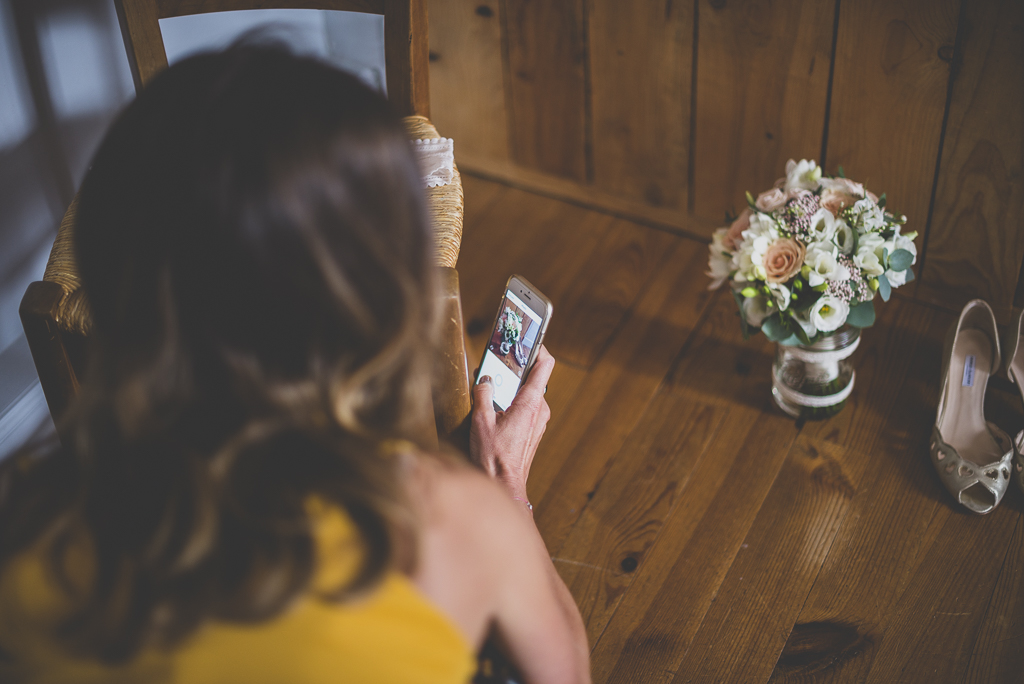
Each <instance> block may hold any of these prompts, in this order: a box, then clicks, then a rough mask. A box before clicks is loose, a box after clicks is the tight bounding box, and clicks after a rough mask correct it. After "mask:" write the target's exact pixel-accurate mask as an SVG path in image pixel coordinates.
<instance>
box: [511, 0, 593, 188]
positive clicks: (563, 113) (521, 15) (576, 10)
mask: <svg viewBox="0 0 1024 684" xmlns="http://www.w3.org/2000/svg"><path fill="white" fill-rule="evenodd" d="M583 23H584V22H583V4H582V0H505V39H506V40H507V41H508V70H509V95H510V97H511V103H510V107H509V114H510V119H511V120H510V122H509V123H510V125H511V141H512V146H513V149H512V154H513V157H514V159H515V160H516V161H517V162H518V163H519V164H522V165H523V166H525V167H527V168H530V169H535V170H538V171H545V172H548V173H552V174H555V175H558V176H564V177H566V178H572V179H574V180H577V181H583V182H585V181H586V180H587V168H586V167H587V163H586V144H587V140H586V137H587V136H586V119H587V114H586V109H587V107H586V97H585V91H586V83H585V76H586V74H585V72H586V69H585V61H586V60H585V58H586V54H585V53H586V50H585V41H586V37H585V31H584V25H583Z"/></svg>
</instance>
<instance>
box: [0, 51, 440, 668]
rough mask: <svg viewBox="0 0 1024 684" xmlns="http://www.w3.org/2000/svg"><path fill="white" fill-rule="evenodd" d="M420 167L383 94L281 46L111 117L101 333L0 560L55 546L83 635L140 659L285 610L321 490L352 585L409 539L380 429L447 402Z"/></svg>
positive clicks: (92, 290)
mask: <svg viewBox="0 0 1024 684" xmlns="http://www.w3.org/2000/svg"><path fill="white" fill-rule="evenodd" d="M421 187H422V180H421V177H420V174H419V171H418V169H417V167H416V162H415V159H414V158H413V156H412V153H411V150H410V146H409V144H408V141H407V139H406V137H405V132H404V128H403V125H402V122H401V120H400V119H399V118H398V116H397V115H396V114H395V113H394V112H393V111H392V110H391V109H390V108H389V106H388V104H387V102H386V100H384V98H383V97H381V96H380V95H378V94H376V93H375V92H373V91H371V90H370V89H369V88H367V87H365V86H364V85H362V84H361V83H360V82H359V81H358V80H357V79H355V78H354V77H352V76H349V75H347V74H345V73H343V72H340V71H338V70H336V69H334V68H332V67H330V66H327V65H325V64H322V63H320V62H318V61H315V60H313V59H308V58H302V57H297V56H294V55H292V54H289V53H288V52H286V51H284V50H282V49H280V48H276V47H270V46H258V45H252V44H249V45H239V46H235V47H233V48H231V49H229V50H227V51H225V52H221V53H216V54H206V55H201V56H196V57H192V58H190V59H186V60H184V61H182V62H180V63H178V64H176V65H174V66H172V67H170V68H169V69H167V70H166V71H165V72H163V73H162V74H160V75H159V76H158V77H156V78H155V79H154V81H153V82H152V83H151V84H150V85H149V86H147V88H146V89H145V90H144V91H143V92H142V93H141V94H140V95H139V97H138V98H137V99H136V100H135V101H134V102H133V103H132V104H130V105H129V106H128V107H127V109H126V110H125V111H124V112H123V113H122V115H121V116H120V117H119V118H118V119H117V121H116V122H115V123H114V124H113V126H112V127H111V129H110V131H109V132H108V133H107V135H106V137H105V139H104V140H103V142H102V144H101V146H100V148H99V150H98V152H97V153H96V156H95V158H94V160H93V163H92V166H91V168H90V170H89V172H88V173H87V175H86V177H85V180H84V182H83V185H82V188H81V192H80V202H79V213H78V223H77V225H76V234H75V249H76V256H77V259H78V265H79V269H80V272H81V277H82V281H83V286H84V289H85V292H86V295H87V297H88V300H89V303H90V306H91V309H92V313H93V320H94V334H93V336H92V349H91V356H90V365H89V369H88V372H87V376H86V380H85V382H84V383H83V385H82V388H81V393H80V395H79V397H78V398H77V400H76V403H75V405H74V406H73V408H72V410H71V412H70V416H69V417H68V421H69V430H68V431H67V432H68V433H70V434H71V435H72V439H71V440H70V441H71V443H69V444H65V445H64V446H63V447H62V448H59V449H55V450H53V451H51V452H49V453H46V454H43V455H39V454H36V455H32V456H23V457H20V458H17V459H14V460H12V461H11V462H10V463H8V464H6V466H5V468H4V469H3V474H2V477H0V521H2V522H0V562H4V563H6V562H8V561H10V559H11V558H12V557H13V556H14V555H16V554H17V553H19V552H20V551H23V550H25V549H27V548H29V547H31V546H34V545H36V544H39V543H43V545H44V546H45V548H46V549H47V555H46V557H47V559H48V564H49V566H50V569H51V570H52V571H53V574H54V576H55V577H59V578H63V579H62V584H63V585H64V586H65V588H66V589H67V591H68V592H69V598H71V599H73V601H72V605H74V606H75V610H74V612H73V614H72V615H71V617H70V618H69V619H68V620H67V621H66V622H65V623H64V624H63V625H62V626H61V628H60V634H59V636H60V637H61V638H62V639H63V640H64V643H66V644H67V645H68V647H69V648H71V649H72V650H73V651H74V652H76V653H79V654H82V655H86V656H89V657H94V658H98V659H100V660H102V661H105V662H109V663H116V662H124V661H126V660H129V659H131V658H132V657H133V656H135V655H136V654H137V653H138V652H139V651H140V650H141V649H143V648H148V647H163V648H167V647H173V646H174V645H175V644H177V643H179V641H180V640H181V639H182V638H183V637H184V636H186V635H188V634H190V633H191V632H193V631H194V630H195V629H197V628H198V626H200V625H201V624H203V623H204V622H206V621H208V620H211V619H219V620H228V621H261V620H266V619H269V618H271V617H273V616H275V615H277V614H279V613H280V612H281V611H282V610H284V609H285V608H286V607H287V606H288V605H289V604H290V603H291V602H292V601H293V600H294V599H296V598H297V597H299V596H300V595H302V594H303V593H304V592H307V591H309V587H310V582H311V579H312V576H313V573H314V570H315V560H316V559H315V557H314V556H315V548H314V541H313V536H312V529H311V521H310V519H309V516H308V514H307V505H308V503H309V501H310V499H311V497H318V498H320V499H321V500H324V501H326V502H328V503H333V504H335V505H338V506H341V507H342V508H343V509H344V510H346V511H347V513H348V514H349V516H350V517H351V518H352V519H353V521H354V522H355V524H356V526H357V528H358V531H359V533H360V537H361V540H362V546H363V549H364V552H363V554H362V566H361V569H360V570H359V572H358V573H357V575H356V577H355V578H354V579H353V580H352V582H351V583H350V584H349V585H348V586H346V587H343V588H341V590H340V591H339V592H338V594H337V595H336V597H337V598H343V597H345V596H347V595H349V594H350V593H351V592H354V591H359V590H364V589H368V588H370V587H372V586H373V585H374V583H375V582H376V581H377V580H378V579H379V578H380V577H381V576H382V574H383V573H384V572H385V571H386V570H387V569H388V568H391V567H393V566H395V565H396V563H400V562H402V563H406V562H408V559H406V560H404V561H403V560H402V559H401V558H400V557H399V551H400V550H401V549H403V548H408V547H409V546H410V544H407V543H405V541H407V540H408V539H412V540H413V541H412V544H413V545H414V539H415V530H414V525H413V523H412V522H411V520H412V519H411V516H410V515H409V513H408V509H407V507H406V506H405V504H404V502H403V498H402V496H401V494H400V492H399V488H398V485H397V481H396V472H395V463H394V459H393V458H392V457H389V456H388V454H387V453H386V450H382V449H381V444H382V443H383V442H384V441H385V440H390V439H396V438H405V439H414V438H415V436H416V434H417V433H416V426H417V425H422V424H423V423H424V421H429V420H432V419H431V418H430V416H429V415H425V411H426V410H427V409H429V403H428V402H424V401H423V400H422V399H423V397H429V377H427V373H425V371H424V369H427V368H429V367H430V363H429V359H430V353H431V351H432V349H431V342H432V340H433V339H434V330H435V311H434V307H433V303H434V301H435V300H436V296H435V295H434V292H435V283H434V279H435V275H434V267H433V265H432V260H431V256H430V255H431V253H432V252H431V249H430V248H431V244H432V235H431V232H430V229H429V226H428V222H427V219H426V218H425V217H426V214H425V212H424V200H423V197H422V191H421ZM81 539H86V540H87V541H88V544H89V546H90V548H91V554H90V555H91V556H92V557H93V558H94V561H95V562H94V567H95V572H94V573H90V577H89V579H88V581H85V582H84V583H83V580H82V578H81V577H69V576H68V574H69V573H68V572H67V571H66V570H65V568H66V567H67V558H66V557H67V555H68V549H70V548H72V547H73V546H74V545H75V544H76V543H77V541H78V540H81Z"/></svg>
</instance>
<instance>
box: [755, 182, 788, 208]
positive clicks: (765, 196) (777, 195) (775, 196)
mask: <svg viewBox="0 0 1024 684" xmlns="http://www.w3.org/2000/svg"><path fill="white" fill-rule="evenodd" d="M785 204H786V193H785V192H783V191H782V189H781V188H772V189H771V190H766V191H764V192H762V193H761V194H760V195H758V196H757V201H755V202H754V206H756V207H757V208H758V209H759V210H760V211H763V212H764V213H766V214H770V213H772V212H773V211H775V210H776V209H781V208H782V207H783V206H785Z"/></svg>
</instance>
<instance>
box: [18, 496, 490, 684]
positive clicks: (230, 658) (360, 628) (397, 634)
mask: <svg viewBox="0 0 1024 684" xmlns="http://www.w3.org/2000/svg"><path fill="white" fill-rule="evenodd" d="M311 513H312V514H313V517H314V519H315V521H316V530H317V533H316V537H317V549H318V554H319V555H318V561H319V562H318V572H317V576H316V580H315V582H314V587H315V588H316V589H328V588H330V587H335V586H338V583H339V582H341V581H344V578H346V577H348V576H350V574H349V573H351V572H352V571H353V569H354V567H355V562H356V558H357V557H358V554H357V553H353V552H352V551H353V549H354V548H355V547H354V546H353V544H352V540H353V539H354V538H355V536H354V528H353V525H352V523H351V522H350V520H349V519H348V517H347V516H345V515H344V514H343V513H341V512H340V511H338V510H337V509H334V508H330V509H328V508H326V507H324V506H319V505H313V506H311ZM65 611H66V606H64V605H63V604H62V599H61V595H60V593H59V592H58V590H57V589H56V588H55V587H54V586H53V584H51V583H50V581H48V580H47V573H46V571H45V569H44V565H43V563H42V559H41V557H40V555H39V554H38V553H25V554H22V556H20V557H18V558H16V559H15V561H14V562H12V563H10V564H9V565H8V567H7V568H5V569H4V570H3V573H2V575H0V682H5V683H10V684H15V683H19V684H20V683H24V684H50V683H54V684H56V683H57V682H60V683H61V684H77V683H79V682H82V683H88V684H93V683H94V682H95V683H97V684H98V683H99V682H103V684H117V683H119V682H156V683H159V684H186V683H187V684H235V683H237V684H321V683H324V684H326V683H327V682H332V683H334V682H353V683H360V684H378V683H379V684H405V683H406V682H408V683H410V684H455V683H459V684H464V683H465V682H468V681H469V678H470V677H471V676H472V674H473V671H474V668H475V660H474V657H473V652H472V648H471V646H470V644H469V643H467V641H466V638H465V637H464V636H463V635H462V633H461V632H460V631H459V630H458V628H457V627H456V626H455V625H454V624H452V623H451V622H450V621H449V620H448V619H447V618H446V616H444V615H442V614H441V613H440V612H439V611H438V609H437V608H435V607H434V606H433V605H432V604H430V603H429V602H428V601H427V599H426V598H425V597H424V596H423V595H422V594H420V593H419V591H418V590H417V589H416V587H415V586H414V585H413V584H412V583H411V582H410V581H409V579H408V578H406V577H405V576H404V575H401V574H399V573H391V574H389V575H388V576H387V577H386V578H385V579H384V581H383V582H382V584H381V585H380V587H379V588H378V589H376V590H375V591H374V592H373V593H372V594H371V595H369V596H368V597H366V598H364V599H356V600H353V601H348V602H345V603H335V602H327V601H324V600H321V599H318V598H314V597H312V596H310V597H307V598H303V599H301V600H300V601H298V602H297V604H296V605H295V606H293V607H292V608H290V609H289V610H288V611H286V612H285V613H283V614H282V615H280V616H278V617H277V618H275V619H274V620H271V621H268V622H264V623H260V624H257V625H252V626H248V625H245V626H243V625H237V624H227V623H213V624H210V625H207V626H205V627H203V628H202V629H200V630H199V631H198V632H196V633H195V634H193V635H192V636H191V637H190V638H189V639H188V640H187V641H186V642H185V643H183V644H182V645H181V646H180V647H179V648H177V649H176V650H174V651H172V652H170V653H164V652H156V651H147V652H144V653H143V654H141V655H140V656H139V657H138V658H136V659H135V660H134V661H133V662H132V663H130V664H128V665H125V666H121V667H116V668H110V667H106V666H103V665H100V664H97V663H94V662H86V661H82V660H76V659H72V658H70V657H68V656H67V655H66V654H65V653H64V652H63V651H62V650H61V649H60V648H59V647H58V646H57V644H56V643H55V642H54V641H53V640H52V639H51V638H50V637H49V636H48V631H47V627H48V626H49V625H52V624H53V623H54V622H55V620H56V619H58V617H59V616H60V615H62V614H63V613H64V612H65Z"/></svg>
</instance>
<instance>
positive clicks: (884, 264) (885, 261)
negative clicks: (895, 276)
mask: <svg viewBox="0 0 1024 684" xmlns="http://www.w3.org/2000/svg"><path fill="white" fill-rule="evenodd" d="M882 268H886V269H887V268H889V248H888V247H883V248H882Z"/></svg>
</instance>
